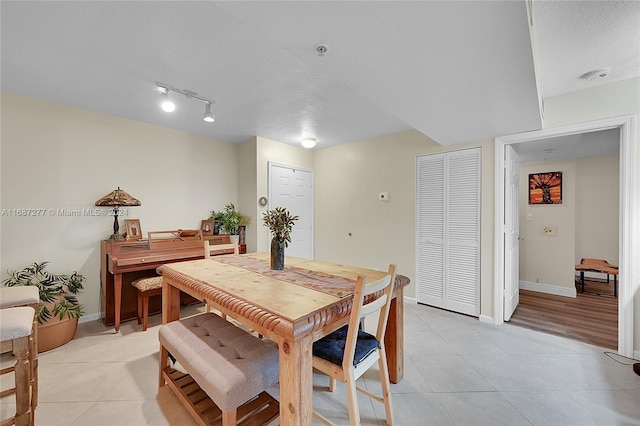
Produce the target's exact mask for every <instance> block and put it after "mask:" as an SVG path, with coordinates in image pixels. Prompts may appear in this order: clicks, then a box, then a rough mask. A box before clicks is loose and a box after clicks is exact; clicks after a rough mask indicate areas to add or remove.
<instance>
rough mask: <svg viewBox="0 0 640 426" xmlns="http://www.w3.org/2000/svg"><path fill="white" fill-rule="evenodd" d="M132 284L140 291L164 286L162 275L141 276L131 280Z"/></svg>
mask: <svg viewBox="0 0 640 426" xmlns="http://www.w3.org/2000/svg"><path fill="white" fill-rule="evenodd" d="M131 285H132V286H134V287H135V288H137V289H138V290H140V291H149V290H155V289H156V288H162V277H151V278H140V279H137V280H135V281H132V282H131Z"/></svg>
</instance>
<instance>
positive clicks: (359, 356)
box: [313, 325, 380, 367]
mask: <svg viewBox="0 0 640 426" xmlns="http://www.w3.org/2000/svg"><path fill="white" fill-rule="evenodd" d="M348 330H349V326H347V325H345V326H344V327H342V328H339V329H338V330H336V331H334V332H333V333H331V334H328V335H326V336H324V337H323V338H322V339H320V340H317V341H315V342H313V356H317V357H318V358H322V359H325V360H327V361H329V362H331V363H333V364H336V365H342V359H343V358H344V348H345V346H346V345H347V343H346V342H347V331H348ZM379 348H380V343H378V341H377V340H376V338H375V336H372V335H371V334H369V333H367V332H366V331H363V330H358V340H357V343H356V353H355V356H354V357H353V366H354V367H356V366H357V365H358V364H360V363H361V362H362V360H363V359H365V358H366V357H367V356H368V355H369V354H370V353H371V352H373V351H375V350H376V349H379Z"/></svg>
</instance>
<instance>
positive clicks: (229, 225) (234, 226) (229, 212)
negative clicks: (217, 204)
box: [210, 203, 251, 235]
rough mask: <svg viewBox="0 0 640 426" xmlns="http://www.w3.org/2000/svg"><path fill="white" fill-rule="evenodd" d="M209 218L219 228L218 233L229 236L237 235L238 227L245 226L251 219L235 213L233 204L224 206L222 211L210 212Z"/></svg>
mask: <svg viewBox="0 0 640 426" xmlns="http://www.w3.org/2000/svg"><path fill="white" fill-rule="evenodd" d="M210 218H211V219H214V220H215V223H217V224H218V225H219V226H220V227H221V230H220V232H224V233H227V234H229V235H238V228H239V227H240V226H247V225H249V224H250V223H251V219H250V218H249V217H248V216H245V215H243V214H242V213H240V212H239V211H237V210H236V206H235V205H234V204H233V203H228V204H226V205H225V206H224V210H222V211H215V210H211V216H210Z"/></svg>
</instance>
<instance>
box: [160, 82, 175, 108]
mask: <svg viewBox="0 0 640 426" xmlns="http://www.w3.org/2000/svg"><path fill="white" fill-rule="evenodd" d="M160 89H161V92H162V94H161V95H160V99H162V101H161V102H160V107H161V108H162V110H163V111H165V112H173V111H175V110H176V104H174V103H173V101H172V100H171V99H169V90H168V89H167V88H165V87H161V88H160Z"/></svg>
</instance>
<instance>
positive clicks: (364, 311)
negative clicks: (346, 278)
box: [313, 264, 396, 425]
mask: <svg viewBox="0 0 640 426" xmlns="http://www.w3.org/2000/svg"><path fill="white" fill-rule="evenodd" d="M395 275H396V266H395V265H393V264H392V265H389V273H388V274H387V275H386V276H385V277H384V278H382V279H380V280H377V281H374V282H371V283H367V282H366V281H367V279H366V277H365V276H358V280H357V282H356V288H355V292H354V295H353V308H352V310H351V315H350V317H349V324H347V325H345V326H344V327H342V328H340V329H338V330H336V331H334V332H333V333H331V334H329V335H327V336H325V337H323V338H322V339H320V340H318V341H316V342H314V343H313V367H314V368H316V369H317V370H320V371H321V372H323V373H325V374H327V375H328V376H329V390H330V391H333V389H334V386H335V380H336V379H338V380H340V381H341V382H343V383H345V385H346V388H347V399H348V403H349V418H350V419H351V424H352V425H359V424H360V412H359V410H358V398H357V394H356V390H357V391H360V392H362V393H364V394H366V395H367V396H369V397H371V398H373V399H375V400H377V401H379V402H381V403H383V404H384V407H385V413H386V420H387V424H388V425H391V424H393V411H392V407H391V385H390V383H389V371H388V368H387V357H386V355H385V350H384V334H385V330H386V328H387V319H388V318H389V307H390V305H391V299H392V291H393V283H394V282H395ZM367 316H370V317H372V318H374V319H375V329H376V331H375V334H369V333H367V332H366V331H364V330H362V329H361V328H360V324H361V320H362V319H363V318H365V317H367ZM362 323H364V322H363V321H362ZM369 325H371V324H369ZM376 362H377V363H378V369H379V370H380V382H381V384H382V396H378V395H375V394H373V393H371V392H368V391H367V390H365V389H362V388H360V387H358V386H356V380H357V379H358V378H359V377H360V376H362V375H363V374H364V372H365V371H367V370H368V369H369V368H370V367H372V366H373V365H375V363H376ZM314 415H315V416H316V417H317V418H319V419H320V420H321V421H322V422H324V423H326V424H329V425H331V424H332V423H331V422H330V421H329V420H328V419H327V418H325V417H323V416H322V415H321V414H319V413H317V412H314Z"/></svg>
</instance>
